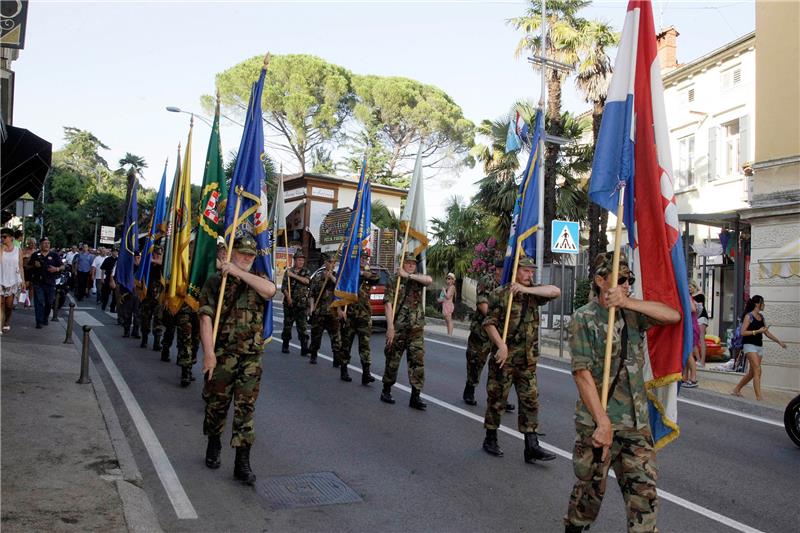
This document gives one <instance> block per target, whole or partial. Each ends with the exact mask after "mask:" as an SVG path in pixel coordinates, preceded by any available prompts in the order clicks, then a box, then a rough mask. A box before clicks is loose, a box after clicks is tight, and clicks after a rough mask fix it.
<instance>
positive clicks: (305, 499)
mask: <svg viewBox="0 0 800 533" xmlns="http://www.w3.org/2000/svg"><path fill="white" fill-rule="evenodd" d="M256 492H257V493H258V494H259V495H260V496H261V497H262V498H264V499H265V500H266V501H267V503H268V504H269V505H270V506H271V507H272V508H274V509H295V508H298V507H316V506H318V505H334V504H339V503H358V502H360V501H362V500H361V498H360V497H359V495H358V494H356V492H355V491H354V490H353V489H351V488H350V487H348V486H347V485H345V483H344V481H342V480H341V479H339V478H338V476H337V475H336V474H334V473H333V472H315V473H311V474H299V475H296V476H275V477H268V478H266V479H265V480H264V481H259V482H257V483H256Z"/></svg>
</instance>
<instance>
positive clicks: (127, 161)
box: [119, 152, 147, 178]
mask: <svg viewBox="0 0 800 533" xmlns="http://www.w3.org/2000/svg"><path fill="white" fill-rule="evenodd" d="M119 167H120V168H121V169H124V170H127V171H128V173H134V174H136V176H137V177H139V178H141V177H142V169H144V168H147V162H145V160H144V158H143V157H139V156H138V155H136V154H132V153H130V152H125V157H123V158H122V159H120V160H119Z"/></svg>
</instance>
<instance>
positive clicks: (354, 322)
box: [340, 314, 402, 366]
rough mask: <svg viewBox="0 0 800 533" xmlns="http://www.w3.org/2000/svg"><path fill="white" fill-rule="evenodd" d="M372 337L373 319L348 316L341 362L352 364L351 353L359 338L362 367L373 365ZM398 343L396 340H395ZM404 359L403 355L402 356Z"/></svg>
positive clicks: (344, 328) (345, 322) (343, 334)
mask: <svg viewBox="0 0 800 533" xmlns="http://www.w3.org/2000/svg"><path fill="white" fill-rule="evenodd" d="M370 335H372V317H371V316H367V317H364V316H358V315H350V314H348V315H347V319H346V320H345V321H344V326H343V327H342V350H341V356H340V361H341V362H342V363H343V364H345V365H349V364H350V351H351V350H352V348H353V341H354V340H355V338H356V336H357V337H358V357H359V359H361V366H364V365H369V364H372V355H371V353H370V347H369V339H370ZM395 342H396V340H395ZM401 357H402V354H401Z"/></svg>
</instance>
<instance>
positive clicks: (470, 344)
mask: <svg viewBox="0 0 800 533" xmlns="http://www.w3.org/2000/svg"><path fill="white" fill-rule="evenodd" d="M502 276H503V260H502V259H499V260H497V261H495V262H494V274H488V273H487V274H485V275H483V276H481V278H480V280H478V287H477V291H476V292H477V298H476V301H475V312H474V313H473V314H472V321H471V322H470V327H469V338H468V339H467V354H466V355H467V383H466V385H464V394H463V396H462V398H463V400H464V403H466V404H467V405H477V404H478V402H477V401H475V387H477V386H478V383H480V380H481V372H483V366H484V365H485V364H486V358H487V357H488V356H489V353H490V352H491V351H492V341H491V340H490V339H489V336H488V335H487V334H486V330H484V329H483V320H484V318H486V315H487V314H488V313H489V296H490V295H491V293H492V291H494V290H495V289H496V288H497V286H498V285H499V284H500V279H501V278H502ZM514 408H515V407H514V404H513V403H510V402H506V412H507V413H510V412H512V411H514Z"/></svg>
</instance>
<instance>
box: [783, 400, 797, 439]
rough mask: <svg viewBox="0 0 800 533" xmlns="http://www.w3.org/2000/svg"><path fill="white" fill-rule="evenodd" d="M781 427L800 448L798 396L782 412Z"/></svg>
mask: <svg viewBox="0 0 800 533" xmlns="http://www.w3.org/2000/svg"><path fill="white" fill-rule="evenodd" d="M783 425H784V426H785V427H786V433H787V434H788V435H789V438H790V439H792V442H794V443H795V444H797V445H798V446H800V394H798V395H797V396H795V397H794V400H792V401H791V402H789V405H787V406H786V411H784V412H783Z"/></svg>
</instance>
